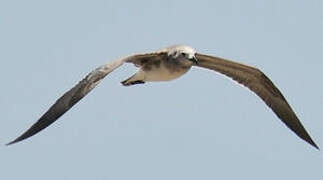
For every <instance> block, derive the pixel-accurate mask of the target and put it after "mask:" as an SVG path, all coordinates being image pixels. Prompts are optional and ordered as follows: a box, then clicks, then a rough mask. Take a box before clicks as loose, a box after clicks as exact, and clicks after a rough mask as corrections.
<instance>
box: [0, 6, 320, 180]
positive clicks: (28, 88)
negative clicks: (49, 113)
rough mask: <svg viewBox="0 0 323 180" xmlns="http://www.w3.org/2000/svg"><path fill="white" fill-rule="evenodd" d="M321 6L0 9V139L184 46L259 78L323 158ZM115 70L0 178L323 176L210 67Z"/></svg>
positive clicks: (0, 152) (251, 100)
mask: <svg viewBox="0 0 323 180" xmlns="http://www.w3.org/2000/svg"><path fill="white" fill-rule="evenodd" d="M322 8H323V2H322V1H319V0H311V1H299V0H296V1H295V0H285V1H280V0H272V1H265V0H261V1H259V0H244V1H233V0H222V1H220V0H209V1H207V0H200V1H184V0H183V1H170V0H160V1H151V0H150V1H148V0H145V1H144V0H142V1H130V0H128V1H103V0H101V1H100V0H92V1H76V0H71V1H66V0H64V1H63V0H56V1H50V2H49V1H42V0H29V1H22V0H15V1H1V2H0V49H1V53H0V59H1V60H0V67H1V74H0V82H1V92H2V96H1V97H0V108H1V115H2V117H1V121H0V127H1V131H0V142H1V144H5V143H7V142H9V141H10V140H12V139H13V138H16V137H17V136H18V135H20V134H21V133H22V132H23V131H25V130H26V129H27V128H29V126H30V125H32V124H33V123H34V122H35V121H36V120H37V119H38V118H39V117H40V116H41V115H42V114H43V113H44V112H45V111H46V110H47V109H48V108H49V106H50V105H51V104H53V103H54V102H55V100H56V99H57V98H58V97H59V96H61V95H62V94H63V93H64V92H65V91H66V90H68V89H70V88H71V87H72V86H73V85H74V84H76V83H77V82H78V81H79V80H81V79H82V78H83V76H84V75H86V74H87V73H88V72H89V71H91V70H92V69H93V68H95V67H97V66H98V65H101V64H103V63H105V62H107V61H109V60H113V59H116V58H119V57H122V56H125V55H129V54H132V53H140V52H150V51H153V50H157V49H160V48H163V47H165V46H169V45H172V44H187V45H190V46H192V47H194V48H195V49H196V50H197V51H199V52H201V53H206V54H210V55H214V56H220V57H224V58H228V59H232V60H235V61H239V62H242V63H244V64H249V65H253V66H256V67H258V68H260V69H261V70H262V71H263V72H265V73H266V74H267V75H268V76H269V77H270V78H271V79H272V81H273V82H274V83H275V84H276V85H277V86H278V87H279V89H280V90H281V91H282V92H283V94H284V95H285V97H286V99H287V100H288V101H289V103H290V105H291V106H292V107H293V109H294V110H295V112H296V114H297V115H298V117H299V118H300V120H301V121H302V123H303V124H304V126H305V127H306V129H307V130H308V131H309V133H310V134H311V136H312V138H313V139H314V140H315V142H316V143H317V144H318V145H319V146H320V147H321V148H322V147H323V131H322V127H323V117H322V114H323V111H322V105H323V94H322V92H323V85H322V75H323V72H322V71H321V69H322V67H323V55H322V49H323V37H322V32H323V21H322V18H323V11H322ZM133 72H135V67H134V66H132V65H126V66H124V67H122V68H120V69H118V70H116V71H115V72H113V73H111V74H110V75H109V76H108V77H107V78H106V79H105V80H104V81H103V82H102V83H101V84H100V85H99V86H98V87H97V88H96V89H95V90H93V91H92V92H91V93H90V94H89V95H88V96H87V97H85V98H84V99H83V100H82V101H81V102H80V103H79V104H77V105H76V106H75V107H74V108H72V109H71V110H70V111H69V112H68V113H66V114H65V115H64V116H63V117H62V118H60V119H59V120H58V121H57V122H55V123H54V124H53V125H52V126H50V127H49V128H47V129H45V130H44V131H42V132H41V133H39V134H37V135H36V136H34V137H32V138H30V139H28V140H26V141H23V142H21V143H19V144H15V145H13V146H9V147H7V146H4V145H3V146H2V147H0V156H1V161H0V169H1V173H0V179H33V180H38V179H39V180H40V179H41V180H43V179H46V180H57V179H79V180H83V179H113V180H129V179H134V180H146V179H147V180H151V179H154V180H165V179H167V180H173V179H174V180H175V179H176V180H178V179H185V180H193V179H194V180H195V179H205V180H207V179H270V180H271V179H293V180H298V179H319V178H322V176H323V173H322V161H323V156H322V152H321V151H317V150H315V149H314V148H313V147H311V146H310V145H308V144H307V143H305V142H304V141H302V140H300V139H299V138H298V137H297V136H296V135H295V134H294V133H292V131H290V130H289V129H287V127H286V126H285V125H284V124H283V123H281V121H280V120H279V119H278V118H277V117H276V116H275V115H274V114H273V112H272V111H271V110H270V109H269V108H267V106H266V105H265V104H264V103H263V102H262V101H261V100H260V99H259V98H258V97H257V96H255V95H254V94H253V93H251V92H250V91H248V90H247V89H245V88H242V87H241V86H238V85H237V84H235V83H232V81H230V80H228V79H226V78H224V77H223V76H219V75H218V74H216V73H213V72H211V71H208V70H202V69H192V70H191V71H190V72H189V73H187V74H186V75H185V76H183V77H181V78H179V79H177V80H174V81H172V82H166V83H146V84H145V85H138V86H133V87H123V86H121V85H120V83H119V82H120V81H122V80H124V79H126V78H128V77H129V76H130V75H131V74H132V73H133Z"/></svg>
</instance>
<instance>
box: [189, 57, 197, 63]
mask: <svg viewBox="0 0 323 180" xmlns="http://www.w3.org/2000/svg"><path fill="white" fill-rule="evenodd" d="M190 61H192V62H193V63H194V64H197V59H196V57H195V56H193V57H192V58H191V59H190Z"/></svg>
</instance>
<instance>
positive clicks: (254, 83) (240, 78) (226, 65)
mask: <svg viewBox="0 0 323 180" xmlns="http://www.w3.org/2000/svg"><path fill="white" fill-rule="evenodd" d="M196 58H197V60H198V64H197V65H196V66H199V67H203V68H208V69H211V70H214V71H217V72H219V73H221V74H224V75H226V76H228V77H230V78H232V79H233V80H235V81H237V82H238V83H240V84H243V85H244V86H246V87H248V88H249V89H250V90H251V91H253V92H254V93H256V94H257V95H258V96H259V97H260V98H261V99H262V100H263V101H264V102H265V103H266V104H267V105H268V106H269V107H270V108H271V109H272V110H273V111H274V112H275V114H276V115H277V116H278V117H279V118H280V119H281V120H282V121H283V122H284V123H285V124H286V126H287V127H288V128H290V129H291V130H292V131H294V133H296V134H297V136H299V137H300V138H302V139H303V140H305V141H306V142H308V143H309V144H311V145H312V146H314V147H315V148H317V149H319V147H318V146H317V145H316V144H315V143H314V141H313V140H312V138H311V137H310V135H309V134H308V133H307V132H306V130H305V128H304V127H303V125H302V124H301V122H300V121H299V119H298V118H297V116H296V114H295V113H294V111H293V110H292V108H291V107H290V106H289V104H288V102H287V101H286V99H285V98H284V96H283V94H282V93H281V92H280V91H279V89H278V88H277V87H276V86H275V85H274V84H273V83H272V82H271V80H270V79H269V78H268V77H267V76H266V75H265V74H264V73H262V72H261V71H260V70H258V69H256V68H253V67H250V66H246V65H243V64H239V63H236V62H232V61H229V60H225V59H222V58H218V57H211V56H207V55H203V54H198V53H197V54H196Z"/></svg>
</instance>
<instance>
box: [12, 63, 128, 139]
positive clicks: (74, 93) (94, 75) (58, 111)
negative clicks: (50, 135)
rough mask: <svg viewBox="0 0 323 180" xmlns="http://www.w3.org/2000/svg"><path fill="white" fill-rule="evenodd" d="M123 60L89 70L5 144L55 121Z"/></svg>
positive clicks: (27, 135)
mask: <svg viewBox="0 0 323 180" xmlns="http://www.w3.org/2000/svg"><path fill="white" fill-rule="evenodd" d="M124 62H125V59H120V60H116V61H111V62H110V63H108V64H105V65H102V66H100V67H98V68H97V69H95V70H94V71H92V72H90V73H89V74H88V75H87V76H86V77H85V78H84V79H83V80H82V81H80V82H79V83H78V84H77V85H75V86H74V87H73V88H72V89H71V90H69V91H67V92H66V93H65V94H64V95H63V96H62V97H60V98H59V99H58V100H57V101H56V102H55V104H54V105H52V106H51V107H50V108H49V109H48V111H47V112H46V113H45V114H44V115H43V116H42V117H41V118H40V119H39V120H38V121H37V122H36V123H35V124H33V125H32V126H31V127H30V128H29V129H28V130H27V131H26V132H25V133H23V134H22V135H21V136H19V137H18V138H16V139H15V140H13V141H11V142H10V143H8V144H7V145H10V144H13V143H16V142H19V141H22V140H24V139H26V138H29V137H30V136H33V135H35V134H36V133H38V132H39V131H41V130H43V129H45V128H46V127H47V126H49V125H50V124H52V123H53V122H55V121H56V120H57V119H58V118H59V117H61V116H62V115H63V114H64V113H65V112H67V111H68V110H69V109H70V108H71V107H73V106H74V104H76V103H77V102H78V101H79V100H81V99H82V98H83V97H84V96H85V95H86V94H87V93H89V92H90V91H91V90H92V89H93V88H94V87H95V86H96V85H98V84H99V82H100V81H101V80H102V79H103V78H104V77H105V76H106V75H107V74H109V73H110V72H112V71H113V70H114V69H116V68H117V67H119V66H121V65H122V64H123V63H124Z"/></svg>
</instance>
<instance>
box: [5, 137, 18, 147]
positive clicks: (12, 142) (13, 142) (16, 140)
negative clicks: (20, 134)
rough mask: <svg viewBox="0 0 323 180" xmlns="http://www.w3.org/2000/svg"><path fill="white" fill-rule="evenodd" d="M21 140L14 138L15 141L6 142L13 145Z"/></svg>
mask: <svg viewBox="0 0 323 180" xmlns="http://www.w3.org/2000/svg"><path fill="white" fill-rule="evenodd" d="M19 141H21V140H20V139H18V138H17V139H15V140H13V141H11V142H9V143H7V144H5V145H6V146H10V145H12V144H15V143H17V142H19Z"/></svg>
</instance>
